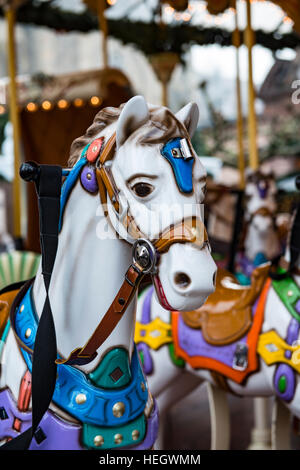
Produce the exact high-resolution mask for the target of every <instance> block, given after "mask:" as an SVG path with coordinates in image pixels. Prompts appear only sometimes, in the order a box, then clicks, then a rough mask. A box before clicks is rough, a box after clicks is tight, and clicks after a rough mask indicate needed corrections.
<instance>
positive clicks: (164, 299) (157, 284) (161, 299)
mask: <svg viewBox="0 0 300 470" xmlns="http://www.w3.org/2000/svg"><path fill="white" fill-rule="evenodd" d="M153 282H154V286H155V290H156V294H157V297H158V300H159V303H160V304H161V305H162V307H164V308H165V309H166V310H175V309H174V308H173V307H171V305H170V304H169V302H168V300H167V297H166V294H165V291H164V288H163V286H162V283H161V282H160V279H159V276H158V274H156V275H155V276H153Z"/></svg>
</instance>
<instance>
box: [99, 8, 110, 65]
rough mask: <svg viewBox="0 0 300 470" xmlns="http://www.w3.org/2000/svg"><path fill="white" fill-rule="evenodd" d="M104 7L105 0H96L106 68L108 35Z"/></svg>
mask: <svg viewBox="0 0 300 470" xmlns="http://www.w3.org/2000/svg"><path fill="white" fill-rule="evenodd" d="M105 8H106V0H98V8H97V11H98V21H99V26H100V29H101V31H102V41H101V47H102V58H103V66H104V68H105V69H106V68H107V67H108V51H107V37H108V26H107V20H106V17H105V14H104V12H105Z"/></svg>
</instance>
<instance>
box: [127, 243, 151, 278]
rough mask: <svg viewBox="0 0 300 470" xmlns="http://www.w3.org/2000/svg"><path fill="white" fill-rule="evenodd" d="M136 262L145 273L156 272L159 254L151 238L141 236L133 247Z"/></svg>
mask: <svg viewBox="0 0 300 470" xmlns="http://www.w3.org/2000/svg"><path fill="white" fill-rule="evenodd" d="M132 257H133V262H134V264H137V265H138V267H139V268H140V270H141V271H142V273H143V274H148V273H151V274H154V273H155V272H156V263H157V254H156V249H155V247H154V246H153V245H152V243H151V242H149V240H146V239H145V238H139V239H138V240H136V241H135V242H134V244H133V247H132Z"/></svg>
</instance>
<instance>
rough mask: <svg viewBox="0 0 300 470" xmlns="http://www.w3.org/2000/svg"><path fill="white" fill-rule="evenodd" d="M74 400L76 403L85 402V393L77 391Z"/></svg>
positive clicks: (81, 403)
mask: <svg viewBox="0 0 300 470" xmlns="http://www.w3.org/2000/svg"><path fill="white" fill-rule="evenodd" d="M75 401H76V403H77V405H83V403H85V402H86V395H85V394H84V393H78V395H76V398H75Z"/></svg>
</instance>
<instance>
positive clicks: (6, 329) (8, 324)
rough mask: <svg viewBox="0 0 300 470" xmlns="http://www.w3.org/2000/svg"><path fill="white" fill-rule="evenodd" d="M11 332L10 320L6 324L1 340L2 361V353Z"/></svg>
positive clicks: (0, 352)
mask: <svg viewBox="0 0 300 470" xmlns="http://www.w3.org/2000/svg"><path fill="white" fill-rule="evenodd" d="M9 330H10V320H8V322H7V323H6V326H5V328H4V331H3V335H2V338H1V340H0V359H1V356H2V353H3V348H4V345H5V341H6V339H7V336H8V332H9Z"/></svg>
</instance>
